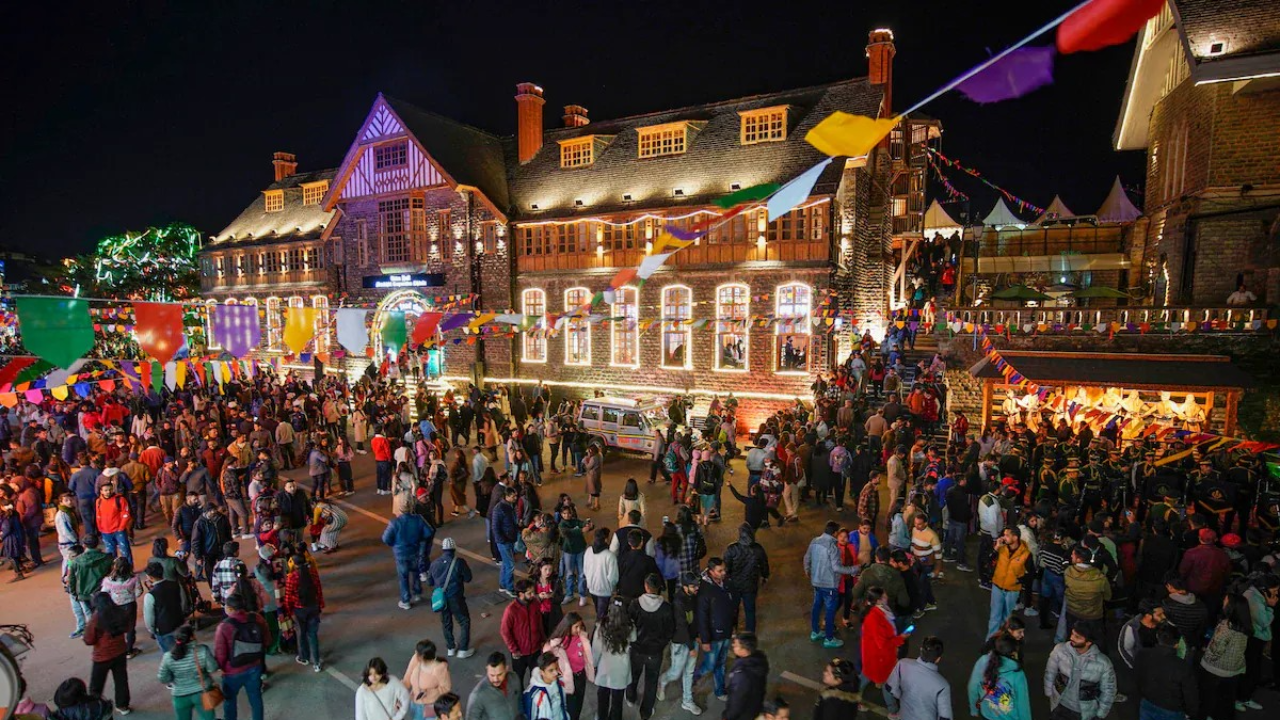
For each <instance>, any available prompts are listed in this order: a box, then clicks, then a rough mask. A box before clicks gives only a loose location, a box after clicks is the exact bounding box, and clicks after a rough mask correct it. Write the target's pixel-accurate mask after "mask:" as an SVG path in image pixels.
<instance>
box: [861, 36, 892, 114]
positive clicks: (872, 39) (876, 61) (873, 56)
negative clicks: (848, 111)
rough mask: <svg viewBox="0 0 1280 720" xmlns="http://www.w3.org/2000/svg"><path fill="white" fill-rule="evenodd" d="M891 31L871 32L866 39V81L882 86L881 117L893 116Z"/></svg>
mask: <svg viewBox="0 0 1280 720" xmlns="http://www.w3.org/2000/svg"><path fill="white" fill-rule="evenodd" d="M896 54H897V50H896V49H895V48H894V46H893V31H892V30H888V29H885V28H880V29H876V30H872V31H871V32H870V33H869V35H868V37H867V79H868V80H869V81H870V82H871V84H872V85H883V86H884V107H882V108H881V109H880V113H881V114H880V116H881V117H891V116H892V114H893V56H894V55H896Z"/></svg>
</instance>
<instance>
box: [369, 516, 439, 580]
mask: <svg viewBox="0 0 1280 720" xmlns="http://www.w3.org/2000/svg"><path fill="white" fill-rule="evenodd" d="M435 534H436V531H435V530H433V529H432V528H431V526H430V525H428V524H427V521H426V520H423V519H422V516H421V515H417V514H415V513H406V514H404V515H401V516H399V517H397V518H395V519H393V520H392V521H391V522H389V523H387V528H386V529H385V530H383V531H382V544H384V545H387V546H389V547H390V548H391V552H392V553H393V554H394V555H395V558H396V560H398V561H399V562H402V563H411V564H412V567H413V568H414V571H415V572H417V571H418V570H417V568H418V567H419V566H420V565H424V564H425V563H426V561H427V557H428V555H429V554H430V548H431V539H432V538H433V537H435Z"/></svg>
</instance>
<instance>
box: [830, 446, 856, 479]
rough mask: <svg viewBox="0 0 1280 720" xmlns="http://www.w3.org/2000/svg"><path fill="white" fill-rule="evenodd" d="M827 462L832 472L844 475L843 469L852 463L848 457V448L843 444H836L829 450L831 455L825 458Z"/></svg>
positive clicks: (851, 459) (846, 468)
mask: <svg viewBox="0 0 1280 720" xmlns="http://www.w3.org/2000/svg"><path fill="white" fill-rule="evenodd" d="M827 463H828V464H829V465H831V470H832V472H835V473H836V474H838V475H844V471H845V470H848V469H849V466H850V465H852V464H853V458H852V457H850V455H849V451H848V449H846V448H845V447H844V446H843V445H837V446H835V447H834V448H832V450H831V455H830V457H829V458H828V459H827Z"/></svg>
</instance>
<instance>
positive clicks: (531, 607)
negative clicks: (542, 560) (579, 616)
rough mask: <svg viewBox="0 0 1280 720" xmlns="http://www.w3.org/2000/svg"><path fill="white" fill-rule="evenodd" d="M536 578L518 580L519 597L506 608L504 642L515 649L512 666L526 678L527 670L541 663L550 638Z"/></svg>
mask: <svg viewBox="0 0 1280 720" xmlns="http://www.w3.org/2000/svg"><path fill="white" fill-rule="evenodd" d="M536 599H537V598H536V594H535V593H534V587H533V582H532V581H530V580H520V581H518V582H517V583H516V599H515V600H512V601H511V604H510V605H507V609H506V610H504V611H503V612H502V642H504V643H506V645H507V650H510V651H511V670H512V672H514V673H515V674H516V675H518V676H520V681H521V682H522V683H523V682H524V681H525V679H526V678H525V673H526V672H527V671H528V670H531V669H533V668H535V667H537V664H538V655H539V653H541V652H542V645H543V643H544V642H546V639H547V638H546V633H545V632H544V631H543V628H542V607H541V605H540V604H539V603H537V602H534V601H535V600H536Z"/></svg>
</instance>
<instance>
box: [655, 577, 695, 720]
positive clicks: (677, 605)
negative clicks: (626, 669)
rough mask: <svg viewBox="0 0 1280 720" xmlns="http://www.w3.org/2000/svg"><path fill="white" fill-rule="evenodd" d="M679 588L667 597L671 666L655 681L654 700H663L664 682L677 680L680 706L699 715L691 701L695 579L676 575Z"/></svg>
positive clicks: (690, 712) (664, 694)
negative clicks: (655, 695) (668, 599)
mask: <svg viewBox="0 0 1280 720" xmlns="http://www.w3.org/2000/svg"><path fill="white" fill-rule="evenodd" d="M679 583H680V585H679V587H678V588H677V589H676V591H675V593H674V594H673V595H672V597H671V606H672V608H671V610H672V612H671V616H672V619H673V621H674V625H673V629H672V634H671V667H669V668H668V669H667V671H666V672H665V673H663V675H662V677H660V678H658V700H666V699H667V693H666V686H667V683H670V682H673V681H675V680H679V681H680V684H681V693H682V695H681V704H680V707H681V708H683V709H684V710H686V711H688V712H689V714H691V715H701V714H702V708H700V707H698V705H697V704H696V703H694V701H693V669H694V666H695V665H696V664H697V661H696V660H695V657H696V655H697V650H696V648H697V647H698V626H697V620H696V614H697V610H698V576H697V575H695V574H693V573H689V572H687V573H680V578H679Z"/></svg>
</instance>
